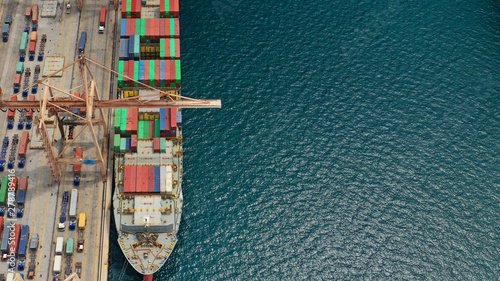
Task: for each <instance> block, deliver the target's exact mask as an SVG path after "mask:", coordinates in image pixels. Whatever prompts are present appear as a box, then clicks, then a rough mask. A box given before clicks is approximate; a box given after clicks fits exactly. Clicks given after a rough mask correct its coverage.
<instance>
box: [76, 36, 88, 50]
mask: <svg viewBox="0 0 500 281" xmlns="http://www.w3.org/2000/svg"><path fill="white" fill-rule="evenodd" d="M86 43H87V32H86V31H83V32H82V36H80V44H79V45H78V51H80V53H83V52H85V44H86Z"/></svg>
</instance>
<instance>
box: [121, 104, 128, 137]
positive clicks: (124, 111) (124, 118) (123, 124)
mask: <svg viewBox="0 0 500 281" xmlns="http://www.w3.org/2000/svg"><path fill="white" fill-rule="evenodd" d="M121 118H122V121H121V123H120V134H126V133H127V109H126V108H122V116H121Z"/></svg>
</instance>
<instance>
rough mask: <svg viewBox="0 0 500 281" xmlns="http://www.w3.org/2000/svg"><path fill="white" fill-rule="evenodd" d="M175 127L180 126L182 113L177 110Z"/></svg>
mask: <svg viewBox="0 0 500 281" xmlns="http://www.w3.org/2000/svg"><path fill="white" fill-rule="evenodd" d="M177 126H182V112H180V111H179V110H177Z"/></svg>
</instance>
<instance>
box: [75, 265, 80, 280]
mask: <svg viewBox="0 0 500 281" xmlns="http://www.w3.org/2000/svg"><path fill="white" fill-rule="evenodd" d="M75 271H76V274H77V275H78V278H82V263H81V262H76V263H75Z"/></svg>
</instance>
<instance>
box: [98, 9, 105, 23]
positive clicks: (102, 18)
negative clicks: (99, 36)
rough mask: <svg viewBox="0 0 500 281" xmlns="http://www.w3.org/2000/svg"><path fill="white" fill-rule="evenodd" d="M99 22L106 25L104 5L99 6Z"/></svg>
mask: <svg viewBox="0 0 500 281" xmlns="http://www.w3.org/2000/svg"><path fill="white" fill-rule="evenodd" d="M99 24H100V25H102V26H104V25H106V6H101V17H100V18H99Z"/></svg>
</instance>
